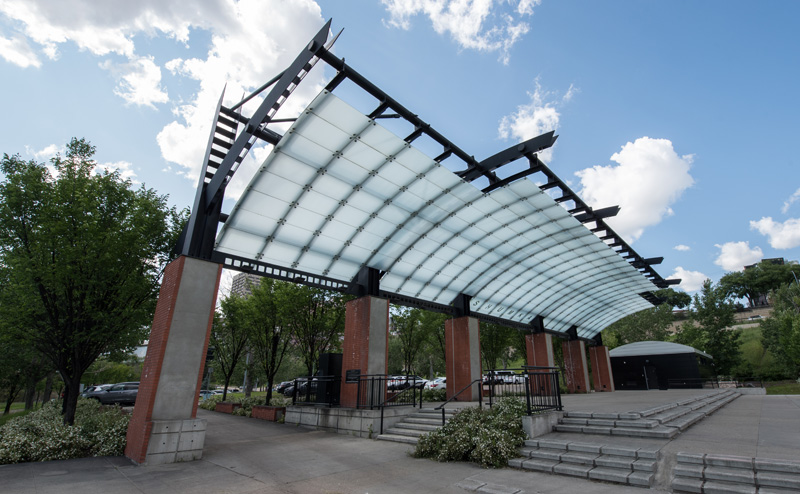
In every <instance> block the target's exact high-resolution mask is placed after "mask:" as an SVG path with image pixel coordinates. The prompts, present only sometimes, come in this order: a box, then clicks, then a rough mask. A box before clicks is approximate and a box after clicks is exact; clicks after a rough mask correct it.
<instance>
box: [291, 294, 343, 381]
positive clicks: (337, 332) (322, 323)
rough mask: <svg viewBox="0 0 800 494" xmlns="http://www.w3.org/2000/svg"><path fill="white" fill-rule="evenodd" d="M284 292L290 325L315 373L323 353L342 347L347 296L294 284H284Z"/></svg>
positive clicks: (308, 363) (297, 343) (312, 372)
mask: <svg viewBox="0 0 800 494" xmlns="http://www.w3.org/2000/svg"><path fill="white" fill-rule="evenodd" d="M281 293H282V296H281V303H282V304H284V306H283V310H284V311H285V313H286V324H287V327H288V328H289V329H290V330H291V332H292V334H293V335H294V340H295V344H296V345H297V347H298V350H299V351H300V354H301V358H302V360H303V363H304V364H305V366H306V370H307V372H308V375H309V376H311V375H313V374H314V372H315V371H316V369H317V365H319V356H320V354H322V353H326V352H330V351H333V350H335V349H337V348H339V347H340V346H341V341H340V340H341V336H342V335H343V334H344V304H345V301H346V298H345V297H344V296H343V295H341V294H339V293H336V292H330V291H328V290H322V289H320V288H313V287H309V286H304V285H296V284H294V283H289V284H286V285H284V289H283V290H281Z"/></svg>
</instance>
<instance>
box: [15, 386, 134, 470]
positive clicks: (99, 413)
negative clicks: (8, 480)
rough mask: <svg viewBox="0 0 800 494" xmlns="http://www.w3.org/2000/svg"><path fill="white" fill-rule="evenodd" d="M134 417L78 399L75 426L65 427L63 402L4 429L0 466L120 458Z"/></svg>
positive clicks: (18, 419) (45, 408)
mask: <svg viewBox="0 0 800 494" xmlns="http://www.w3.org/2000/svg"><path fill="white" fill-rule="evenodd" d="M128 422H130V415H128V414H125V413H123V412H122V410H121V409H120V408H119V407H104V406H102V405H100V403H99V402H97V401H96V400H84V399H82V400H78V407H77V409H76V412H75V425H73V426H69V425H64V424H63V418H62V416H61V402H59V401H52V402H50V403H47V404H45V405H44V406H43V407H42V408H41V409H40V410H37V411H35V412H32V413H29V414H28V415H25V416H23V417H15V418H14V419H13V420H10V421H9V422H8V423H6V424H5V425H4V426H3V427H0V464H7V463H20V462H26V461H46V460H66V459H69V458H84V457H87V456H119V455H122V454H123V452H124V450H125V434H126V433H127V430H128Z"/></svg>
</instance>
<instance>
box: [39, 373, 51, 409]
mask: <svg viewBox="0 0 800 494" xmlns="http://www.w3.org/2000/svg"><path fill="white" fill-rule="evenodd" d="M53 374H54V373H53V372H51V373H49V374H47V380H46V381H45V382H44V393H42V405H44V404H45V403H47V402H48V401H50V395H51V394H52V393H53Z"/></svg>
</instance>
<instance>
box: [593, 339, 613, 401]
mask: <svg viewBox="0 0 800 494" xmlns="http://www.w3.org/2000/svg"><path fill="white" fill-rule="evenodd" d="M589 361H590V362H591V363H592V383H594V390H595V391H614V375H613V374H612V372H611V359H610V358H609V356H608V347H607V346H592V347H589Z"/></svg>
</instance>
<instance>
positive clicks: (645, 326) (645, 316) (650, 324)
mask: <svg viewBox="0 0 800 494" xmlns="http://www.w3.org/2000/svg"><path fill="white" fill-rule="evenodd" d="M687 296H688V295H687ZM672 320H673V316H672V307H670V306H669V304H666V303H665V304H661V305H659V306H658V307H652V308H650V309H645V310H642V311H639V312H636V313H634V314H630V315H628V316H625V317H623V318H622V319H620V320H618V321H617V322H615V323H614V324H612V325H610V326H609V327H607V328H606V329H605V330H604V331H603V342H604V343H605V344H606V345H607V346H609V347H610V348H614V347H616V346H621V345H627V344H628V343H635V342H637V341H667V340H668V339H669V337H670V336H671V334H670V332H669V327H670V325H671V324H672Z"/></svg>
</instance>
